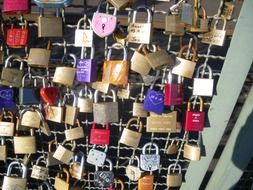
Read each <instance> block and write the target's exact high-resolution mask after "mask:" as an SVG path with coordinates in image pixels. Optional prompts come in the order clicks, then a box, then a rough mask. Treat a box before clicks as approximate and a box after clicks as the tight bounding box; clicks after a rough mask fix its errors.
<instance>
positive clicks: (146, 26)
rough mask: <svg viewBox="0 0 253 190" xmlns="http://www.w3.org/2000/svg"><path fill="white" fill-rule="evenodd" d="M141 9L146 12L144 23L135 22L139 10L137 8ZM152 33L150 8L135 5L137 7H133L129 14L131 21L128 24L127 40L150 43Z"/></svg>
mask: <svg viewBox="0 0 253 190" xmlns="http://www.w3.org/2000/svg"><path fill="white" fill-rule="evenodd" d="M141 9H142V10H144V11H146V12H147V22H146V23H139V22H136V16H137V12H139V10H141ZM152 33H153V29H152V13H151V10H150V9H149V8H147V7H143V6H139V7H137V9H134V10H133V12H132V14H131V21H130V23H129V25H128V36H127V41H128V42H130V43H137V44H150V42H151V41H152V35H153V34H152Z"/></svg>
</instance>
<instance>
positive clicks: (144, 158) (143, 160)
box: [140, 142, 160, 171]
mask: <svg viewBox="0 0 253 190" xmlns="http://www.w3.org/2000/svg"><path fill="white" fill-rule="evenodd" d="M149 146H150V147H152V146H154V147H155V154H147V153H146V151H147V149H148V147H149ZM140 167H141V169H143V170H144V171H155V170H158V169H159V167H160V155H159V147H158V145H157V144H156V143H152V142H149V143H146V144H145V145H144V146H143V148H142V154H141V157H140Z"/></svg>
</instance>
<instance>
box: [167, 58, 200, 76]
mask: <svg viewBox="0 0 253 190" xmlns="http://www.w3.org/2000/svg"><path fill="white" fill-rule="evenodd" d="M176 62H177V64H176V66H174V67H173V69H172V73H173V74H176V75H179V76H182V77H186V78H190V79H191V78H192V76H193V73H194V69H195V66H196V62H193V61H190V60H187V59H183V58H180V57H177V58H176Z"/></svg>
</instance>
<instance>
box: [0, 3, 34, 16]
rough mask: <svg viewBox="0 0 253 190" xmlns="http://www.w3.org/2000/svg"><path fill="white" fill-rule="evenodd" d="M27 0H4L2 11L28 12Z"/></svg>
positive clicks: (8, 12)
mask: <svg viewBox="0 0 253 190" xmlns="http://www.w3.org/2000/svg"><path fill="white" fill-rule="evenodd" d="M29 2H30V1H29V0H21V1H20V0H4V1H3V10H2V11H3V12H4V13H7V14H26V13H29V12H30V3H29Z"/></svg>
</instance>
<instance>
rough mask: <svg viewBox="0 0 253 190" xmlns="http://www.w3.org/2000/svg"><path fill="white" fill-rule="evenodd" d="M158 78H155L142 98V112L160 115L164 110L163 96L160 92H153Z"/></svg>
mask: <svg viewBox="0 0 253 190" xmlns="http://www.w3.org/2000/svg"><path fill="white" fill-rule="evenodd" d="M158 79H159V78H156V79H155V80H154V81H153V83H152V85H151V86H150V88H149V89H148V91H147V93H146V95H145V98H144V110H145V111H149V112H154V113H156V114H162V113H163V110H164V105H163V102H164V94H163V92H162V91H160V90H159V91H156V90H154V89H153V88H154V85H155V82H156V81H157V80H158Z"/></svg>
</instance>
